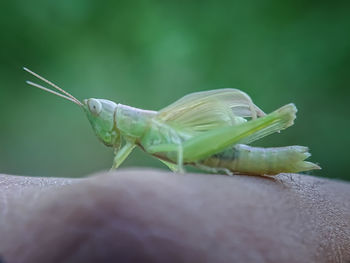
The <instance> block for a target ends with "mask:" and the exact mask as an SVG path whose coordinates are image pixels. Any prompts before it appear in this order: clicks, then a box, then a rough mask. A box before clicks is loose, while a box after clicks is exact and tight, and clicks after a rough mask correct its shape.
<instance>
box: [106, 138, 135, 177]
mask: <svg viewBox="0 0 350 263" xmlns="http://www.w3.org/2000/svg"><path fill="white" fill-rule="evenodd" d="M135 146H136V145H135V143H134V142H126V144H125V145H124V146H123V147H122V148H121V149H120V150H119V151H118V152H117V154H116V155H115V157H114V160H113V165H112V168H111V170H113V169H117V168H118V167H119V166H120V165H121V164H122V163H123V162H124V160H125V159H126V158H127V157H128V156H129V154H130V153H131V152H132V150H133V149H134V148H135Z"/></svg>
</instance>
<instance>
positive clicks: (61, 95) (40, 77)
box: [23, 67, 83, 106]
mask: <svg viewBox="0 0 350 263" xmlns="http://www.w3.org/2000/svg"><path fill="white" fill-rule="evenodd" d="M23 69H24V70H25V71H27V72H28V73H30V74H32V75H33V76H35V77H37V78H38V79H41V80H42V81H44V82H46V83H47V84H49V85H50V86H51V87H53V88H55V89H57V90H58V91H60V92H62V93H63V94H65V95H63V94H61V93H58V92H56V91H53V90H51V89H48V88H45V87H43V86H41V85H39V84H36V83H34V82H31V81H26V82H27V84H29V85H31V86H33V87H36V88H39V89H42V90H44V91H47V92H50V93H52V94H55V95H57V96H59V97H62V98H65V99H67V100H70V101H72V102H74V103H75V104H77V105H79V106H82V105H83V104H82V103H81V102H80V101H79V100H78V99H76V98H75V97H74V96H73V95H71V94H70V93H68V92H67V91H65V90H64V89H61V88H60V87H58V86H57V85H55V84H54V83H52V82H51V81H48V80H47V79H45V78H43V77H42V76H40V75H38V74H36V73H35V72H33V71H31V70H29V69H27V68H25V67H23Z"/></svg>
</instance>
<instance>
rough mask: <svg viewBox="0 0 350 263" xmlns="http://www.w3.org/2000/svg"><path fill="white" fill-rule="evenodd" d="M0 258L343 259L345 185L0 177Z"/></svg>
mask: <svg viewBox="0 0 350 263" xmlns="http://www.w3.org/2000/svg"><path fill="white" fill-rule="evenodd" d="M0 237H1V238H0V255H1V256H0V257H1V259H2V261H1V260H0V262H10V263H11V262H14V263H16V262H29V263H30V262H36V263H37V262H128V261H129V262H141V261H142V262H349V261H350V249H349V248H350V184H348V183H344V182H340V181H334V180H333V181H332V180H327V179H319V178H316V177H311V176H307V175H298V174H281V175H278V176H277V177H276V178H264V177H253V176H238V175H237V176H233V177H229V176H222V175H209V174H208V175H206V174H185V175H179V174H173V173H170V172H163V171H158V170H151V169H149V170H145V169H142V170H136V169H133V170H118V171H117V172H113V173H106V172H105V173H100V174H96V175H94V176H91V177H87V178H84V179H62V178H60V179H59V178H30V177H20V176H10V175H0Z"/></svg>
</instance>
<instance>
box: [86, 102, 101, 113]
mask: <svg viewBox="0 0 350 263" xmlns="http://www.w3.org/2000/svg"><path fill="white" fill-rule="evenodd" d="M88 107H89V110H90V112H91V113H92V114H93V115H95V116H98V115H99V114H100V112H101V111H102V104H101V102H99V101H98V100H96V99H89V100H88Z"/></svg>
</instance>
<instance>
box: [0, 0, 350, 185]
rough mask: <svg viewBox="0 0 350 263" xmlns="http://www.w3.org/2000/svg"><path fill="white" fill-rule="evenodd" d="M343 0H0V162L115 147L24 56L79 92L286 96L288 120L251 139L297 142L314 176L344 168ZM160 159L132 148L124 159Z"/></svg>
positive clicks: (136, 100)
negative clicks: (315, 166) (231, 91)
mask: <svg viewBox="0 0 350 263" xmlns="http://www.w3.org/2000/svg"><path fill="white" fill-rule="evenodd" d="M349 3H350V2H349V1H344V2H340V1H338V2H337V1H332V2H331V1H295V0H294V1H291V0H288V1H277V0H260V1H259V0H255V1H254V0H250V1H249V0H248V1H92V0H75V1H70V0H61V1H53V0H49V1H47V0H45V1H44V0H41V1H20V0H13V1H1V3H0V26H1V42H0V58H1V60H0V80H1V88H0V119H1V129H0V172H1V173H10V174H21V175H32V176H70V177H79V176H83V175H86V174H89V173H93V172H95V171H99V170H103V169H108V168H109V167H110V166H111V163H112V159H113V151H112V150H111V149H109V148H107V147H105V146H104V145H103V144H101V143H100V142H99V141H98V140H97V139H96V138H95V135H94V134H93V131H92V129H91V128H90V126H89V123H88V121H87V120H86V119H85V116H84V115H83V113H82V111H81V110H80V109H79V108H78V107H77V106H76V105H74V104H73V103H69V102H67V101H64V100H63V99H60V98H58V97H55V96H53V95H50V94H47V93H44V92H42V91H40V90H37V89H34V88H31V87H29V86H28V85H26V84H25V80H27V79H30V80H33V78H32V77H31V76H30V75H29V74H28V73H26V72H24V71H23V70H22V67H23V66H26V67H28V68H30V69H32V70H33V71H35V72H37V73H39V74H41V75H43V76H44V77H46V78H48V79H49V80H51V81H53V82H55V83H56V84H58V85H59V86H61V87H62V88H64V89H66V90H67V91H69V92H71V93H72V94H73V95H74V96H76V97H77V98H79V99H84V98H89V97H96V98H106V99H110V100H113V101H115V102H118V103H123V104H127V105H131V106H134V107H140V108H145V109H152V110H157V109H160V108H162V107H164V106H166V105H168V104H170V103H171V102H173V101H174V100H176V99H178V98H180V97H182V96H183V95H185V94H187V93H190V92H195V91H202V90H209V89H216V88H223V87H231V88H239V89H242V90H243V91H245V92H247V93H248V94H249V95H250V96H251V97H252V98H253V100H254V101H255V103H256V104H257V105H259V106H260V107H261V108H262V109H263V110H264V111H266V112H271V111H273V110H274V109H276V108H278V107H280V106H282V105H284V104H286V103H289V102H294V103H295V104H296V105H297V107H298V109H299V112H298V118H297V120H296V123H295V126H293V127H291V128H289V129H288V130H286V131H283V132H282V133H280V134H275V135H272V136H270V137H268V138H266V139H263V140H261V141H260V142H258V143H257V145H264V146H285V145H294V144H298V145H306V146H309V147H310V149H311V153H312V154H313V155H312V157H311V159H310V160H311V161H314V162H317V163H319V164H320V165H321V166H322V167H323V170H321V171H317V172H312V174H314V175H318V176H322V177H333V178H342V179H346V180H350V175H349V172H348V170H347V168H348V164H349V161H350V160H349V158H348V151H349V146H350V143H349V136H348V133H349V128H350V123H349V101H348V100H349V95H350V92H349V76H350V71H349V69H350V30H349V29H350V15H349V10H350V4H349ZM123 166H124V167H130V166H150V167H164V166H163V165H162V164H160V163H159V162H158V161H156V160H154V159H153V158H152V157H150V156H148V155H147V154H145V153H143V152H141V151H139V150H138V151H135V152H134V153H133V154H132V155H131V156H130V157H129V159H128V160H127V161H126V162H125V163H124V164H123Z"/></svg>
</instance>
